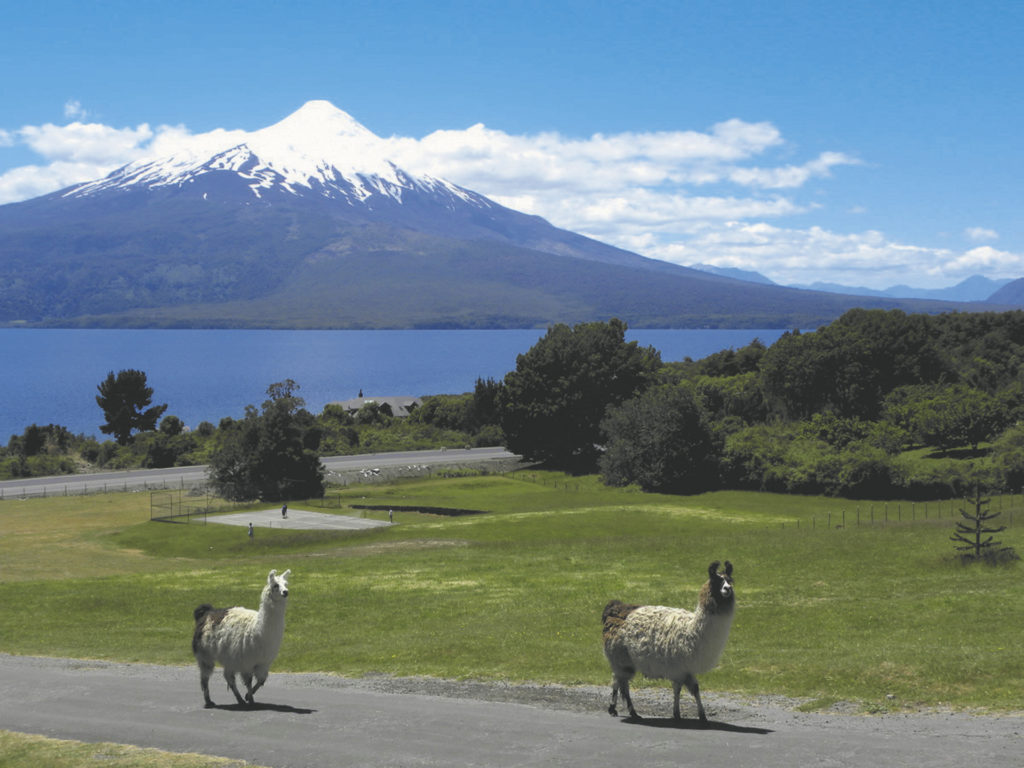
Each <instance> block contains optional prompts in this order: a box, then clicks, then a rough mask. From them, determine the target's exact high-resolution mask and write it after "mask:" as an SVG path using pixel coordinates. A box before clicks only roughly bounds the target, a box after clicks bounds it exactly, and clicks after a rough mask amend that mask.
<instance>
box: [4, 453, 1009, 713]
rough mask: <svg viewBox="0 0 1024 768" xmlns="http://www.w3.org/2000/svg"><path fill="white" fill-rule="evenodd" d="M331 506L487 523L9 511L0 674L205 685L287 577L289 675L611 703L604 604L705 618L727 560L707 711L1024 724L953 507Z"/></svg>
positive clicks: (519, 500)
mask: <svg viewBox="0 0 1024 768" xmlns="http://www.w3.org/2000/svg"><path fill="white" fill-rule="evenodd" d="M329 498H330V499H331V500H332V501H333V502H335V503H336V504H338V505H340V506H337V507H335V508H333V509H325V510H324V511H327V512H338V513H351V514H371V515H378V516H382V515H386V514H387V513H386V512H384V513H373V512H366V513H364V512H353V511H352V510H351V509H350V508H348V507H347V505H349V504H362V505H374V504H383V505H386V504H392V505H395V506H406V507H409V506H415V505H417V504H419V505H428V506H432V507H453V508H463V509H479V510H486V512H487V513H486V514H480V515H471V516H464V517H445V516H433V515H423V514H417V513H412V512H397V513H395V521H396V522H397V523H399V525H396V526H394V527H391V528H384V529H376V530H372V531H361V532H356V533H344V532H302V531H283V530H281V531H275V530H263V531H261V532H260V535H259V536H258V537H257V539H256V541H255V542H254V543H250V542H249V541H248V539H247V536H246V535H245V531H244V529H242V528H237V527H233V526H221V525H213V524H209V525H201V524H195V523H194V524H191V525H176V524H169V523H156V522H150V521H149V496H148V494H112V495H107V496H93V497H77V498H74V497H73V498H60V499H45V500H28V501H5V502H2V503H0V530H2V535H0V557H2V567H0V601H2V603H3V606H4V609H3V622H2V624H0V651H4V652H9V653H16V654H38V655H53V656H72V657H88V658H102V659H112V660H121V661H145V662H154V663H161V664H179V665H187V664H192V663H193V660H192V657H191V652H190V639H191V632H192V609H193V608H194V607H195V606H196V605H197V604H199V603H201V602H212V603H215V604H217V605H220V606H226V605H246V606H249V607H256V604H257V601H258V597H259V592H260V589H261V587H262V584H263V583H264V581H265V579H266V573H267V570H269V569H270V568H277V569H278V570H283V569H285V568H291V569H292V577H291V579H290V586H291V590H292V591H291V597H290V598H289V601H290V605H289V609H288V627H287V630H286V634H285V642H284V646H283V648H282V651H281V655H280V656H279V657H278V659H277V662H276V663H275V665H274V670H276V671H308V672H312V671H322V672H333V673H337V674H340V675H348V676H359V675H364V674H368V673H384V674H391V675H432V676H438V677H446V678H472V679H485V680H486V679H495V680H508V681H537V682H557V683H564V684H578V683H582V684H601V685H603V684H606V683H607V682H608V681H609V672H608V667H607V663H606V661H605V659H604V657H603V654H602V652H601V645H600V629H601V627H600V625H601V622H600V617H601V610H602V608H603V606H604V604H605V603H606V602H607V601H608V600H609V599H610V598H613V597H616V598H620V599H623V600H626V601H629V602H643V603H661V604H667V605H680V606H684V607H688V608H692V607H693V606H694V605H695V603H696V595H697V590H698V589H699V587H700V585H701V583H702V581H703V579H704V578H705V575H706V571H707V566H708V563H709V562H710V561H712V560H725V559H729V560H731V561H732V562H733V564H734V566H735V578H736V589H737V600H738V608H737V616H736V620H735V623H734V624H733V631H732V636H731V638H730V641H729V645H728V647H727V648H726V652H725V654H724V656H723V659H722V663H721V666H720V667H719V668H718V669H717V670H715V671H713V672H711V673H709V674H708V675H706V676H705V677H704V678H702V681H701V683H702V687H703V688H704V689H705V690H707V691H709V692H712V691H730V692H734V693H740V694H751V695H756V694H781V695H786V696H793V697H802V698H806V699H808V700H809V702H810V703H809V706H811V707H814V706H825V705H828V704H830V703H832V702H835V701H837V700H844V701H854V702H857V703H858V704H859V705H860V706H861V708H862V709H863V710H865V711H883V710H891V709H902V708H916V707H922V706H923V707H940V706H941V707H945V706H949V707H954V708H958V709H979V710H992V711H1020V710H1021V709H1022V706H1021V702H1022V693H1024V655H1022V654H1021V653H1020V650H1019V636H1020V628H1021V627H1022V626H1024V594H1022V591H1021V586H1022V578H1021V574H1022V570H1021V568H1022V566H1021V564H1020V563H1014V564H1011V565H1009V566H1002V567H999V568H992V567H989V566H981V565H977V566H966V567H965V566H961V565H959V564H957V563H956V562H955V561H954V559H953V545H952V543H951V542H950V541H949V535H950V533H951V532H952V530H953V519H952V518H951V516H950V515H951V512H952V511H953V510H952V508H951V507H950V505H949V503H948V502H947V503H946V504H945V505H943V507H942V509H941V517H939V516H938V515H939V514H940V510H939V508H938V506H937V505H935V504H934V503H933V504H932V505H931V506H930V507H929V508H925V507H924V505H922V504H920V503H919V504H917V505H911V504H910V503H909V502H903V503H902V504H901V503H899V502H889V503H888V504H886V505H882V504H881V503H879V502H875V504H874V505H868V504H867V503H864V502H860V503H859V504H858V503H857V502H850V501H844V500H838V499H826V498H820V497H794V496H782V495H774V494H761V493H744V492H717V493H709V494H703V495H699V496H691V497H673V496H659V495H653V494H642V493H639V492H636V491H632V490H628V489H612V488H606V487H604V486H602V485H601V484H600V483H599V481H598V480H597V479H596V478H590V477H587V478H569V477H565V476H562V475H556V474H551V473H521V474H518V475H516V476H483V477H464V478H454V479H427V480H417V481H406V482H402V483H398V484H394V485H386V486H355V487H351V488H348V489H345V490H341V491H338V490H335V489H332V490H331V491H330V493H329ZM1000 503H1003V504H1004V505H1005V507H1004V515H1003V519H1002V520H1001V522H1009V518H1010V513H1011V512H1012V513H1013V514H1014V524H1013V525H1012V526H1011V527H1010V528H1009V529H1008V530H1007V531H1005V532H1004V533H1003V534H1000V536H999V537H998V538H1001V539H1002V540H1003V542H1004V544H1007V545H1011V546H1014V547H1016V548H1017V550H1018V551H1024V536H1022V535H1021V532H1022V526H1021V518H1022V517H1024V510H1022V509H1021V506H1020V502H1019V497H1018V502H1017V503H1016V506H1015V507H1014V506H1013V503H1012V501H1011V500H1010V498H1009V497H1007V499H1005V500H1001V501H999V502H995V503H994V504H993V507H995V508H999V504H1000ZM316 504H317V503H316V502H309V503H302V502H299V501H294V502H290V506H291V507H292V508H306V509H317V508H318V507H317V506H316ZM925 514H928V518H927V519H925ZM858 516H859V518H860V521H861V525H857V524H856V521H857V518H858ZM871 518H874V520H875V524H874V525H869V524H867V523H868V522H869V521H870V519H871ZM844 521H845V526H843V525H842V524H843V522H844ZM638 683H639V684H641V685H643V684H644V683H643V682H641V681H638ZM656 684H658V685H664V683H656Z"/></svg>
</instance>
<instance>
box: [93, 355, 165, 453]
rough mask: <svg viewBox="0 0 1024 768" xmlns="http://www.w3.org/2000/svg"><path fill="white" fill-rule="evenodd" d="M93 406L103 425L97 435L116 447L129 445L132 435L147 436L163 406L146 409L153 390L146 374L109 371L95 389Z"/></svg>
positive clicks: (141, 372) (154, 425)
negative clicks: (100, 411) (108, 437)
mask: <svg viewBox="0 0 1024 768" xmlns="http://www.w3.org/2000/svg"><path fill="white" fill-rule="evenodd" d="M96 388H97V389H98V390H99V394H98V395H96V404H97V405H99V407H100V408H101V409H103V418H105V419H106V423H104V424H101V425H100V432H102V433H103V434H105V435H113V436H114V439H115V440H117V442H118V444H119V445H127V444H128V443H129V442H131V437H132V432H148V431H150V430H153V429H156V423H157V421H159V420H160V417H161V416H162V415H163V413H164V411H166V410H167V404H166V403H164V404H163V405H154V406H150V403H151V402H153V388H152V387H150V386H148V384H147V383H146V374H145V373H144V372H143V371H137V370H135V369H134V368H129V369H127V370H123V371H118V373H117V375H116V376H115V375H114V372H113V371H111V372H110V373H108V374H107V378H106V379H104V380H103V381H102V382H100V384H99V385H98V386H97V387H96Z"/></svg>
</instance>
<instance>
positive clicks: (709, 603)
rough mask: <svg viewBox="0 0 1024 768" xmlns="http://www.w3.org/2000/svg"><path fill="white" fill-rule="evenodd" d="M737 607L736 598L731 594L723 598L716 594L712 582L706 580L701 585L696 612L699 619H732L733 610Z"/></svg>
mask: <svg viewBox="0 0 1024 768" xmlns="http://www.w3.org/2000/svg"><path fill="white" fill-rule="evenodd" d="M735 607H736V599H735V598H734V597H733V596H732V595H730V596H729V597H728V598H723V597H721V596H720V595H717V596H716V595H715V594H714V592H712V590H711V582H705V583H704V586H703V587H701V590H700V597H699V598H698V600H697V610H696V611H694V613H695V614H696V615H697V616H698V617H699V619H704V620H710V619H711V618H713V617H721V618H726V617H727V618H729V619H732V614H733V610H734V609H735Z"/></svg>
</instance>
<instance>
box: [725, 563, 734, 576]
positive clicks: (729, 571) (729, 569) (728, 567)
mask: <svg viewBox="0 0 1024 768" xmlns="http://www.w3.org/2000/svg"><path fill="white" fill-rule="evenodd" d="M725 575H726V576H732V563H730V562H729V561H728V560H726V561H725Z"/></svg>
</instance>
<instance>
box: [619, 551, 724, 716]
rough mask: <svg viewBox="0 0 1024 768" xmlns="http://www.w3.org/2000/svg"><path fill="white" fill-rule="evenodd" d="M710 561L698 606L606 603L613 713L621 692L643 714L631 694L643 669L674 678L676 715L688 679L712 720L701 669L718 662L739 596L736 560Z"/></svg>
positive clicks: (657, 676)
mask: <svg viewBox="0 0 1024 768" xmlns="http://www.w3.org/2000/svg"><path fill="white" fill-rule="evenodd" d="M718 566H719V563H718V561H715V562H713V563H711V565H709V566H708V580H707V581H706V582H705V583H704V586H703V587H702V588H701V590H700V596H699V599H698V601H697V609H696V610H695V611H687V610H685V609H683V608H668V607H665V606H663V605H626V604H625V603H622V602H620V601H618V600H612V601H611V602H610V603H608V605H607V606H605V609H604V613H603V615H602V620H603V622H604V632H603V637H604V655H605V656H606V657H607V659H608V663H609V664H610V665H611V668H612V701H611V705H610V706H609V707H608V713H609V714H611V715H613V716H614V715H617V714H618V710H617V709H616V702H617V701H618V696H619V694H620V693H621V694H622V699H623V701H625V702H626V706H627V707H628V708H629V716H630V717H632V718H636V719H639V718H640V716H639V715H638V714H637V713H636V710H635V709H634V708H633V700H632V699H631V698H630V695H629V681H630V680H632V679H633V676H634V675H635V674H636V673H637V672H642V673H643V674H644V675H645V676H646V677H649V678H653V679H658V680H670V681H671V682H672V694H673V708H672V716H673V717H674V718H675V719H676V720H679V719H680V714H679V692H680V690H681V689H682V687H683V686H684V685H685V686H686V689H687V690H688V691H689V692H690V693H691V694H693V698H694V699H695V700H696V701H697V713H698V715H699V716H700V719H701V721H704V722H706V721H707V719H708V718H707V713H706V712H705V711H704V704H703V703H702V702H701V700H700V686H699V685H698V683H697V675H700V674H703V673H704V672H707V671H708V670H710V669H712V668H714V667H715V666H716V665H717V664H718V660H719V659H720V658H721V656H722V651H723V650H724V649H725V643H726V641H727V640H728V639H729V629H730V627H731V626H732V619H733V614H734V613H735V608H736V598H735V594H734V592H733V583H732V563H730V562H729V561H728V560H726V561H725V571H724V572H723V573H719V571H718Z"/></svg>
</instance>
